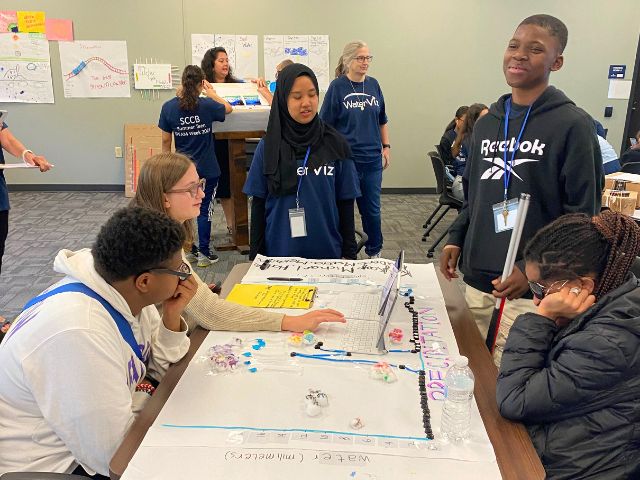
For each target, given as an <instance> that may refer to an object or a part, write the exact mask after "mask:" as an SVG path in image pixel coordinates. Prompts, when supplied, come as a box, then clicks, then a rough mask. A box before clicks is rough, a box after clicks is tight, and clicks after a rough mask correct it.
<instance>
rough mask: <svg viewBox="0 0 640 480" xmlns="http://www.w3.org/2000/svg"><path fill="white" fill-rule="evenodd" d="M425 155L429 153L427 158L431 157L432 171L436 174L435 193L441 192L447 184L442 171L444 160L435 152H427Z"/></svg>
mask: <svg viewBox="0 0 640 480" xmlns="http://www.w3.org/2000/svg"><path fill="white" fill-rule="evenodd" d="M427 155H429V158H430V159H431V166H432V167H433V173H434V174H435V176H436V193H442V192H444V190H445V188H446V185H447V175H446V174H445V171H444V162H443V161H442V158H440V155H438V154H437V153H436V152H429V153H428V154H427Z"/></svg>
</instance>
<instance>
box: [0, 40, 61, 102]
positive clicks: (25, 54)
mask: <svg viewBox="0 0 640 480" xmlns="http://www.w3.org/2000/svg"><path fill="white" fill-rule="evenodd" d="M0 102H20V103H53V102H54V98H53V84H52V82H51V62H50V57H49V42H48V41H47V39H46V38H45V37H44V36H43V35H41V34H28V33H7V34H2V35H0Z"/></svg>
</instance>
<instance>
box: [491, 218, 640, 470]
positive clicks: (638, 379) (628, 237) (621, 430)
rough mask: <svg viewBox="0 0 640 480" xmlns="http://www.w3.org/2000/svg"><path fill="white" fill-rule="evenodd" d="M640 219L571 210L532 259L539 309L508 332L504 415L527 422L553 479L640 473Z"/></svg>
mask: <svg viewBox="0 0 640 480" xmlns="http://www.w3.org/2000/svg"><path fill="white" fill-rule="evenodd" d="M639 253H640V227H638V226H637V225H636V223H635V221H634V220H633V219H631V218H630V217H627V216H625V215H621V214H619V213H614V212H611V211H605V212H602V213H601V214H600V215H598V216H595V217H589V216H587V215H584V214H569V215H564V216H562V217H560V218H558V219H557V220H555V221H554V222H553V223H551V224H549V225H547V226H546V227H544V228H542V229H541V230H539V231H538V233H537V234H536V235H535V236H534V237H533V238H532V239H531V241H530V242H529V243H528V244H527V246H526V248H525V251H524V257H525V261H526V265H525V271H526V275H527V279H528V281H529V287H530V289H531V291H532V292H533V295H534V304H535V305H536V307H537V310H536V311H535V312H532V313H525V314H523V315H520V316H519V317H518V318H517V319H516V321H515V323H514V325H513V327H512V328H511V331H510V333H509V337H508V339H507V343H506V346H505V349H504V353H503V355H502V365H501V368H500V375H499V377H498V384H497V401H498V407H499V408H500V413H501V414H502V415H503V416H504V417H506V418H509V419H512V420H517V421H521V422H523V423H525V424H526V425H527V428H528V430H529V434H530V435H531V438H532V441H533V444H534V446H535V448H536V450H537V452H538V454H539V455H540V458H541V460H542V463H543V464H544V466H545V469H546V472H547V478H552V479H574V478H598V479H620V478H640V434H639V432H640V406H639V405H640V290H639V289H638V286H639V285H640V282H639V281H638V279H636V277H635V276H634V275H633V274H632V273H631V272H630V268H631V265H632V263H633V262H634V260H635V259H636V256H637V255H638V254H639Z"/></svg>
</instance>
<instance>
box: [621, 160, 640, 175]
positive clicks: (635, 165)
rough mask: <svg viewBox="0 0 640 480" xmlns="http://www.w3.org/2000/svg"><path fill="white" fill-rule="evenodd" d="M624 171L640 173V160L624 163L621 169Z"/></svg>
mask: <svg viewBox="0 0 640 480" xmlns="http://www.w3.org/2000/svg"><path fill="white" fill-rule="evenodd" d="M620 171H621V172H624V173H635V174H640V162H627V163H624V164H623V165H622V168H621V169H620Z"/></svg>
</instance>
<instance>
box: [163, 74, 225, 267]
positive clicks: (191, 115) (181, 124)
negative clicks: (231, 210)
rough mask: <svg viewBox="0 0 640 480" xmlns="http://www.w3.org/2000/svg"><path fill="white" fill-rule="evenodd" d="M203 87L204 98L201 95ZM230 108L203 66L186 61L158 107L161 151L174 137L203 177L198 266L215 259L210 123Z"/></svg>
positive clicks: (215, 171) (216, 176)
mask: <svg viewBox="0 0 640 480" xmlns="http://www.w3.org/2000/svg"><path fill="white" fill-rule="evenodd" d="M202 91H204V93H205V95H206V96H207V98H200V93H201V92H202ZM232 110H233V109H232V107H231V105H230V104H229V103H228V102H227V101H226V100H224V99H223V98H221V97H220V96H219V95H218V94H217V93H216V91H215V90H214V88H213V87H212V86H211V83H209V82H208V81H206V80H205V78H204V72H203V71H202V69H201V68H200V67H198V66H196V65H187V66H186V67H185V69H184V71H183V73H182V87H181V88H180V90H179V92H178V95H177V96H176V97H175V98H172V99H171V100H169V101H167V102H165V104H164V105H162V110H161V111H160V120H159V121H158V127H160V129H161V130H162V151H163V152H170V151H171V142H172V139H173V138H175V142H176V151H178V152H180V153H183V154H185V155H187V156H188V157H189V158H191V160H193V162H194V163H195V165H196V169H197V171H198V175H199V176H200V177H201V178H204V179H205V181H206V184H205V190H204V193H205V197H204V200H203V202H202V205H201V207H200V215H199V216H198V247H197V249H192V252H191V253H192V254H197V261H198V266H199V267H208V266H209V265H211V264H213V263H215V262H217V261H218V256H217V255H215V254H212V253H211V250H210V248H209V243H210V241H211V217H212V214H213V195H214V193H215V190H216V185H217V184H218V179H219V178H220V167H219V166H218V161H217V159H216V153H215V150H214V148H213V141H214V136H213V132H212V131H211V124H212V123H213V122H224V119H225V114H227V113H231V111H232Z"/></svg>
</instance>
